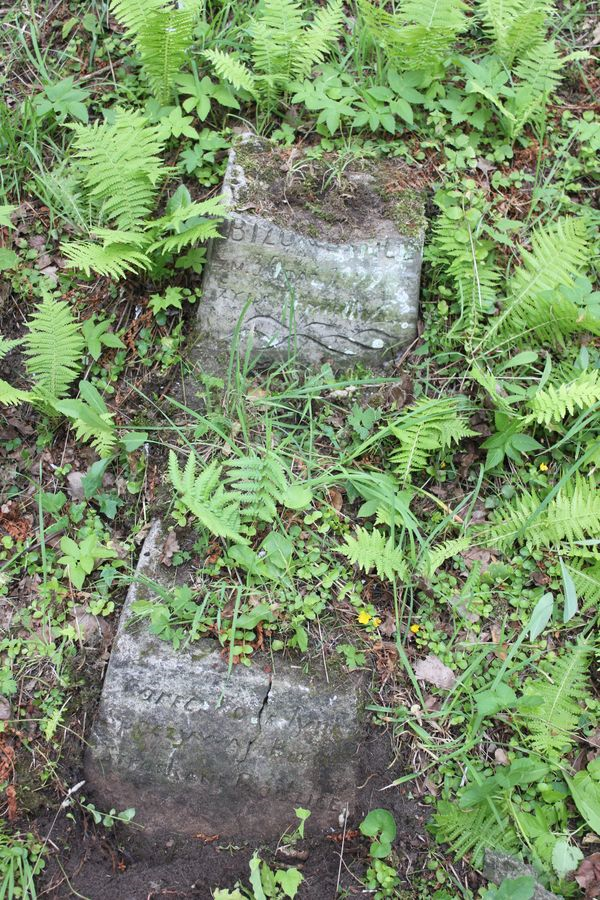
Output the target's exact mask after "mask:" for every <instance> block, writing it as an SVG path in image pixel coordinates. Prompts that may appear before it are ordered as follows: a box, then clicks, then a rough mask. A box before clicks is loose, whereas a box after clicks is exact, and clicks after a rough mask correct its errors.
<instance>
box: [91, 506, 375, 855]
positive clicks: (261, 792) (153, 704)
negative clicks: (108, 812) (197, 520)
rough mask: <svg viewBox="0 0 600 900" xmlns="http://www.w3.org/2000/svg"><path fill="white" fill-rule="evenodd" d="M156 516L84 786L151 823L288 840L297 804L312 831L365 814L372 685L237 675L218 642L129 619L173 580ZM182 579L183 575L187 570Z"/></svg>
mask: <svg viewBox="0 0 600 900" xmlns="http://www.w3.org/2000/svg"><path fill="white" fill-rule="evenodd" d="M163 543H164V537H163V536H162V527H161V525H160V523H155V524H154V526H153V527H152V530H151V531H150V533H149V534H148V537H147V538H146V542H145V544H144V547H143V550H142V554H141V557H140V563H139V565H138V573H137V576H138V577H137V579H136V581H137V583H135V584H133V585H132V587H131V589H130V591H129V595H128V598H127V602H126V605H125V608H124V611H123V615H122V619H121V623H120V627H119V631H118V634H117V637H116V640H115V644H114V646H113V650H112V654H111V659H110V663H109V666H108V670H107V674H106V678H105V683H104V688H103V692H102V697H101V702H100V706H99V709H98V713H97V715H96V718H95V722H94V726H93V730H92V733H91V735H90V737H89V746H88V750H87V753H86V758H85V777H86V781H87V785H86V793H87V792H88V791H89V790H90V789H91V790H92V793H93V795H94V797H95V799H96V803H97V805H98V806H99V808H101V809H104V808H106V809H109V808H111V807H115V808H117V809H124V808H126V807H129V806H134V807H135V808H136V810H137V815H136V819H135V821H136V822H137V823H139V824H141V825H143V826H144V827H145V828H146V829H147V830H148V831H150V832H152V831H155V830H159V831H166V830H172V831H174V832H177V833H181V834H197V833H199V832H203V833H205V834H215V833H218V834H220V835H224V836H226V835H230V836H235V835H245V836H246V837H251V836H252V835H255V836H257V837H261V838H263V839H269V838H275V839H276V838H278V837H279V836H280V835H281V834H282V833H283V831H284V830H285V829H286V828H288V827H289V826H290V825H292V824H293V822H294V819H295V817H294V812H293V810H294V807H297V806H303V807H305V808H308V809H310V810H311V811H312V816H311V819H310V820H309V822H310V825H311V827H312V828H318V829H320V830H323V829H326V828H329V827H331V828H336V829H337V828H338V827H339V817H340V815H343V814H344V810H346V809H348V811H349V814H352V813H353V812H354V810H355V806H356V803H357V801H358V796H359V791H358V789H357V785H359V784H360V783H361V782H362V781H364V771H363V768H362V761H361V757H360V753H359V752H358V751H359V745H360V744H361V740H362V739H363V738H364V731H363V724H362V715H361V709H362V705H363V704H364V700H365V698H364V696H363V690H364V685H363V683H362V682H361V681H360V679H356V678H353V677H350V676H347V675H346V676H344V677H343V679H342V680H341V681H337V682H335V681H333V680H332V681H331V682H330V683H327V682H326V681H325V680H324V679H322V678H309V677H307V676H306V675H305V674H303V671H302V668H301V667H300V666H299V665H297V664H296V665H294V664H292V663H290V662H286V661H282V660H279V659H276V660H275V665H274V668H273V669H271V666H270V662H271V661H270V658H266V657H263V659H262V661H257V662H254V663H253V665H252V666H251V667H249V668H247V667H245V666H241V665H238V666H235V667H234V669H233V671H232V673H231V675H230V676H229V677H228V672H227V663H226V661H224V660H223V658H222V656H221V653H220V648H219V645H218V644H217V643H216V642H215V641H213V640H210V639H203V640H200V641H199V642H195V643H194V644H192V645H190V646H189V647H188V648H184V649H179V650H178V651H174V650H173V649H172V646H171V644H170V643H167V642H165V641H161V640H159V639H157V638H156V637H154V636H152V635H151V634H150V633H149V631H148V626H147V625H140V624H138V625H135V624H134V627H133V628H132V627H128V624H127V623H128V621H129V619H130V617H131V612H132V610H131V607H132V604H133V603H134V602H135V600H136V599H137V598H141V597H144V598H147V597H148V596H150V594H149V591H148V589H147V588H144V587H142V586H141V583H140V580H141V579H142V580H143V579H152V580H153V581H157V582H159V583H161V584H163V586H166V587H170V586H172V584H173V581H174V578H175V577H177V574H176V573H174V572H173V570H171V569H165V567H164V566H162V565H161V564H160V563H159V557H160V550H161V547H162V544H163ZM178 577H180V576H178Z"/></svg>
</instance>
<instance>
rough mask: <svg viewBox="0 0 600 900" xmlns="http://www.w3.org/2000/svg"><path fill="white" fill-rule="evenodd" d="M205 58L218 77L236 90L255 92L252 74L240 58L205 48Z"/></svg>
mask: <svg viewBox="0 0 600 900" xmlns="http://www.w3.org/2000/svg"><path fill="white" fill-rule="evenodd" d="M204 56H205V58H206V59H207V60H208V61H209V62H211V63H212V64H213V67H214V70H215V72H216V74H217V75H218V76H219V78H221V79H223V80H224V81H228V82H229V83H230V84H232V85H233V87H234V88H235V89H236V91H240V90H244V91H248V92H249V93H250V94H252V95H255V94H256V81H255V79H254V75H253V74H252V72H251V71H250V69H249V68H248V66H246V65H245V64H244V63H243V62H241V60H239V59H238V58H237V57H235V56H231V55H230V54H229V53H224V52H223V51H222V50H205V51H204Z"/></svg>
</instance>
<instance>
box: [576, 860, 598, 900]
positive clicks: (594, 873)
mask: <svg viewBox="0 0 600 900" xmlns="http://www.w3.org/2000/svg"><path fill="white" fill-rule="evenodd" d="M575 881H576V882H577V884H578V885H579V887H580V888H582V889H583V890H584V891H585V896H586V898H592V897H598V896H600V853H592V855H591V856H588V857H586V859H584V860H582V862H581V864H580V866H579V868H578V869H577V872H576V874H575Z"/></svg>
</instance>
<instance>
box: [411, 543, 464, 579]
mask: <svg viewBox="0 0 600 900" xmlns="http://www.w3.org/2000/svg"><path fill="white" fill-rule="evenodd" d="M471 543H472V541H471V538H470V537H468V536H467V535H463V537H459V538H453V539H452V540H449V541H444V542H443V543H442V544H437V545H436V546H435V547H432V548H431V549H430V551H429V555H428V556H427V557H426V559H425V563H424V565H423V566H422V567H421V571H422V573H423V574H424V575H425V576H426V577H427V578H431V576H432V575H434V573H435V572H436V571H437V569H439V567H440V566H441V565H443V563H445V562H446V560H448V559H452V557H453V556H456V555H457V554H458V553H462V551H463V550H468V549H469V547H470V546H471Z"/></svg>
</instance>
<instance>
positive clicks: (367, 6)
mask: <svg viewBox="0 0 600 900" xmlns="http://www.w3.org/2000/svg"><path fill="white" fill-rule="evenodd" d="M358 6H359V10H360V12H361V16H362V18H363V21H364V23H365V25H366V26H367V29H368V31H369V32H370V33H371V36H372V39H373V41H374V42H375V43H376V44H378V45H380V46H383V47H384V48H385V50H386V52H387V54H388V56H390V57H391V58H392V59H393V61H394V64H395V65H397V66H398V67H399V68H402V69H428V70H430V71H436V70H440V69H441V65H442V63H443V62H444V59H445V58H446V57H447V56H448V54H449V52H450V50H451V48H452V45H453V44H454V41H455V40H456V37H457V35H458V34H459V33H460V32H461V31H463V30H464V29H465V28H466V26H467V19H466V16H465V10H466V6H465V4H464V3H463V2H462V0H404V2H403V3H402V4H401V5H400V8H399V10H398V12H397V13H396V14H392V13H389V12H387V10H385V9H384V5H383V3H380V4H379V5H377V4H376V3H375V2H369V0H358Z"/></svg>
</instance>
